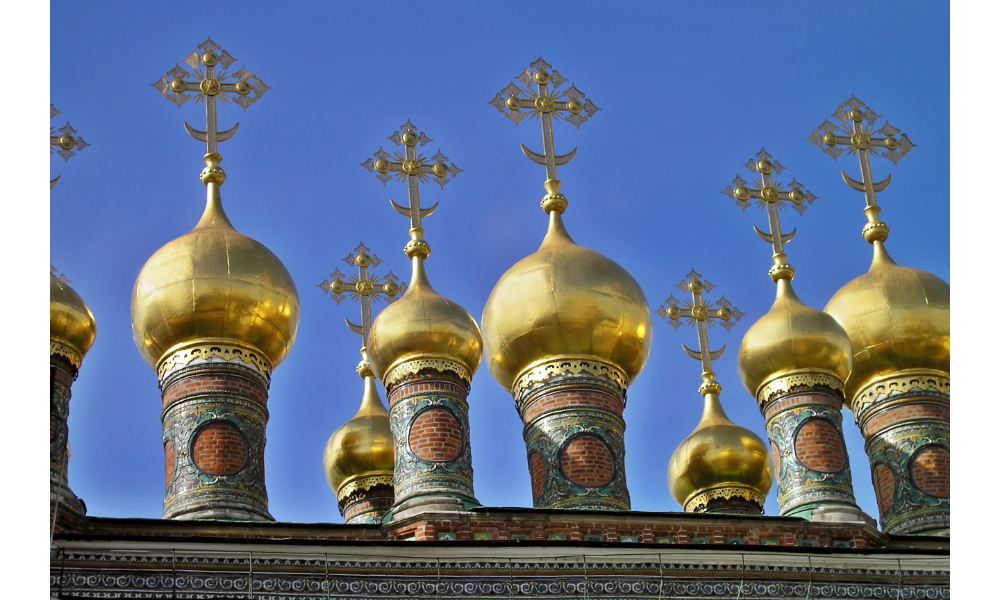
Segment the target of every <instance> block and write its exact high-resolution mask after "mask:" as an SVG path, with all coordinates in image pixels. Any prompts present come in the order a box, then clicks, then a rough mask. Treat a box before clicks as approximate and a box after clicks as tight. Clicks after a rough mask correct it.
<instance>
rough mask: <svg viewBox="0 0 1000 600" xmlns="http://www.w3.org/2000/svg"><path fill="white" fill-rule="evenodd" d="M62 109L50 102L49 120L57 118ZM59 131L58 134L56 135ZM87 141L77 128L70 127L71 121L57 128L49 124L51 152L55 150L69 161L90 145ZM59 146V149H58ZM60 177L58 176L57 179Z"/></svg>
mask: <svg viewBox="0 0 1000 600" xmlns="http://www.w3.org/2000/svg"><path fill="white" fill-rule="evenodd" d="M61 112H62V111H60V110H59V109H57V108H56V107H55V106H53V105H52V104H49V121H51V120H52V119H54V118H55V116H56V115H58V114H60V113H61ZM57 133H58V135H56V134H57ZM89 145H90V144H88V143H87V142H85V141H83V138H82V137H79V136H77V135H76V130H75V129H73V128H72V127H70V124H69V122H67V123H66V124H65V125H63V126H62V127H60V128H59V129H58V130H56V129H55V128H54V127H52V126H49V153H50V154H51V153H52V152H55V153H56V154H58V155H59V156H61V157H63V160H65V161H69V158H70V157H71V156H73V155H75V154H76V153H77V152H78V151H80V150H83V149H84V148H86V147H87V146H89ZM57 148H58V150H57ZM58 179H59V178H58V177H56V179H55V180H58Z"/></svg>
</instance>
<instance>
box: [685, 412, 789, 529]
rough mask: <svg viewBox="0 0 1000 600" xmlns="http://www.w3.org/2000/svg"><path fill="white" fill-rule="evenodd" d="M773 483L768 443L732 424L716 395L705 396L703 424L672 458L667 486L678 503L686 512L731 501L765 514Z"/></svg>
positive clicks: (699, 425)
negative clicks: (756, 506)
mask: <svg viewBox="0 0 1000 600" xmlns="http://www.w3.org/2000/svg"><path fill="white" fill-rule="evenodd" d="M773 481H774V477H773V475H772V474H771V457H770V453H769V452H768V451H767V446H765V445H764V442H763V441H761V439H760V438H759V437H758V436H757V434H755V433H754V432H752V431H750V430H749V429H746V428H743V427H740V426H739V425H736V424H735V423H733V422H732V421H730V420H729V418H728V417H726V413H725V411H723V410H722V405H721V404H720V403H719V398H718V396H717V395H716V394H708V395H706V397H705V411H704V412H703V413H702V417H701V421H700V422H699V423H698V426H697V427H695V429H694V431H693V432H692V433H691V435H689V436H688V437H687V438H686V439H685V440H684V441H683V442H681V443H680V445H679V446H678V447H677V449H676V450H674V454H673V456H671V457H670V465H669V467H668V468H667V485H668V486H669V487H670V493H671V495H673V497H674V499H675V500H677V502H678V504H680V505H681V506H682V507H684V510H685V511H687V512H697V509H698V508H702V509H703V508H704V507H705V505H706V504H707V503H708V501H710V500H715V499H719V498H724V499H727V500H728V499H730V498H733V497H740V498H743V499H745V500H749V501H752V502H757V503H758V504H760V506H761V507H762V508H763V506H764V499H765V498H766V496H767V493H768V492H769V491H770V489H771V483H772V482H773Z"/></svg>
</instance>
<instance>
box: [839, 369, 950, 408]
mask: <svg viewBox="0 0 1000 600" xmlns="http://www.w3.org/2000/svg"><path fill="white" fill-rule="evenodd" d="M911 390H919V391H930V392H935V393H937V394H940V395H943V396H950V395H951V376H950V375H948V374H947V373H942V372H940V371H918V370H914V371H901V372H899V373H894V374H892V376H890V377H884V378H882V379H877V380H875V381H873V382H871V383H869V384H868V385H866V386H865V387H863V388H862V389H861V390H860V391H859V392H858V393H857V394H856V395H855V396H854V399H853V402H852V403H851V406H848V408H849V409H850V410H852V411H853V412H854V414H855V415H857V417H858V418H859V419H860V417H861V415H862V414H863V413H865V412H866V411H867V410H869V409H870V407H871V405H872V404H874V403H876V402H878V401H879V400H882V399H884V398H888V397H889V396H894V395H896V394H905V393H907V392H910V391H911Z"/></svg>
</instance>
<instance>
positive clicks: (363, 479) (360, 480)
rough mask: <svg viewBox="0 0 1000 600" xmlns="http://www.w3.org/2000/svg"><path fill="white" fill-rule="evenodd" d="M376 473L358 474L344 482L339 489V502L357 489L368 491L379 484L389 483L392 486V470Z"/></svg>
mask: <svg viewBox="0 0 1000 600" xmlns="http://www.w3.org/2000/svg"><path fill="white" fill-rule="evenodd" d="M375 473H376V474H371V473H362V474H361V475H358V476H356V477H354V478H353V479H348V480H347V481H346V482H344V483H343V484H342V485H341V486H340V488H339V489H338V490H337V502H343V501H344V498H347V497H348V496H350V495H351V494H353V493H355V492H357V491H366V492H367V491H368V490H370V489H372V488H373V487H375V486H377V485H387V486H389V487H392V485H393V476H392V471H376V472H375Z"/></svg>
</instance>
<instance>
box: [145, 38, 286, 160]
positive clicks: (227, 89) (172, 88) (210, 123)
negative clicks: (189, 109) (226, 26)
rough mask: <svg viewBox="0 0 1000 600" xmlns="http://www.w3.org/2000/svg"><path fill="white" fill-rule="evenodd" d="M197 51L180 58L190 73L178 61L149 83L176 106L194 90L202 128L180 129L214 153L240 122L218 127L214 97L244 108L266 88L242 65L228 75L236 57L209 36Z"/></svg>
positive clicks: (261, 94) (189, 97) (179, 105)
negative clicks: (202, 106) (202, 105)
mask: <svg viewBox="0 0 1000 600" xmlns="http://www.w3.org/2000/svg"><path fill="white" fill-rule="evenodd" d="M198 50H200V51H201V52H198ZM198 50H194V51H192V52H191V55H190V56H188V57H187V58H186V59H184V62H185V63H187V64H189V65H191V68H192V70H193V74H192V73H188V72H187V71H186V70H185V69H183V68H182V67H181V66H180V64H178V65H176V66H175V67H174V68H173V69H170V70H169V71H167V74H166V75H164V76H163V77H161V78H160V80H159V81H157V82H156V83H153V84H152V86H153V87H154V88H156V89H158V90H159V91H160V93H161V94H163V95H164V97H166V99H167V100H170V101H171V102H173V103H174V104H176V105H177V108H180V107H181V105H182V104H184V103H185V102H187V101H188V100H190V99H191V98H192V96H191V95H189V94H188V93H187V92H194V102H195V104H200V103H201V102H204V103H205V123H206V125H205V131H198V130H197V129H195V128H193V127H191V126H190V125H188V124H187V123H186V122H185V123H184V129H186V130H187V132H188V133H189V134H190V135H191V137H193V138H194V139H196V140H198V141H200V142H206V143H207V144H208V153H209V154H218V143H219V142H224V141H226V140H228V139H229V138H231V137H233V136H234V135H236V131H237V130H238V129H239V127H240V124H239V123H237V124H236V125H234V126H233V127H231V128H229V129H227V130H225V131H219V130H218V126H217V121H216V115H215V110H216V106H215V104H216V102H215V101H216V99H218V100H219V101H221V102H223V103H228V102H235V103H236V104H239V105H240V106H242V107H243V110H246V109H247V107H248V106H250V105H251V104H253V103H254V102H256V101H257V100H259V99H260V97H261V96H263V95H264V92H266V91H267V90H268V89H270V88H268V87H267V86H266V85H264V82H263V81H261V80H260V79H259V78H258V77H257V76H256V75H254V74H253V73H251V72H250V71H247V70H246V68H245V67H240V69H239V70H238V71H236V72H235V73H232V74H230V73H229V72H228V69H229V67H230V66H231V65H232V64H233V63H234V62H236V61H237V60H239V59H237V58H234V57H233V56H232V55H231V54H229V52H226V51H225V50H222V47H221V46H219V45H218V44H216V43H215V42H213V41H212V38H208V39H207V40H205V41H204V42H203V43H201V44H199V45H198ZM220 50H221V52H219V51H220ZM217 66H221V68H222V71H221V72H217V70H216V67H217Z"/></svg>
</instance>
